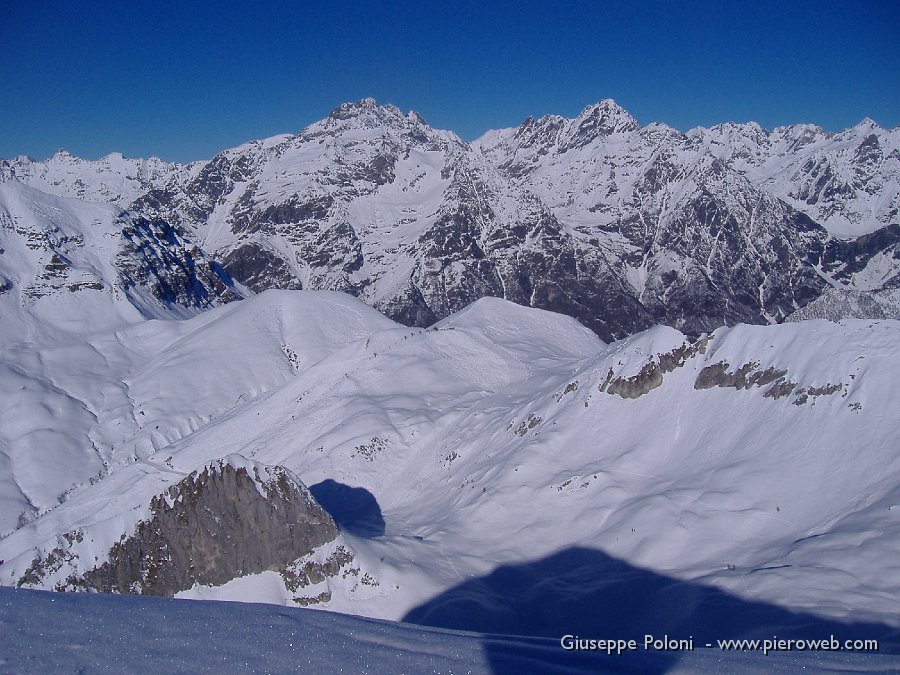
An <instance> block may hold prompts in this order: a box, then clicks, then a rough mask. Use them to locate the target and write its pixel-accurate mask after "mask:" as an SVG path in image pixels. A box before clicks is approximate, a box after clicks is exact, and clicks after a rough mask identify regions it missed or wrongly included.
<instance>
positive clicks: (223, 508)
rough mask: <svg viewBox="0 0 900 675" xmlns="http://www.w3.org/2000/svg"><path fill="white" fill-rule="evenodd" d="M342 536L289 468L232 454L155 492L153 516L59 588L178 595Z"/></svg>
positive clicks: (267, 567)
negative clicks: (97, 560) (88, 567)
mask: <svg viewBox="0 0 900 675" xmlns="http://www.w3.org/2000/svg"><path fill="white" fill-rule="evenodd" d="M337 536H338V529H337V526H336V525H335V523H334V520H333V519H332V518H331V516H330V515H329V514H328V513H327V512H326V511H325V510H324V509H323V508H322V507H321V506H320V505H319V503H318V502H317V501H316V500H315V498H314V497H313V496H312V494H311V493H310V491H309V489H308V488H307V487H306V486H305V485H304V484H303V483H302V482H301V481H300V479H298V478H297V477H296V476H294V475H293V474H292V473H291V472H290V471H288V470H287V469H284V468H283V467H280V466H268V465H265V464H260V463H258V462H254V461H251V460H248V459H246V458H245V457H243V456H241V455H229V456H228V457H226V458H224V459H220V460H217V461H215V462H212V463H210V464H207V465H206V466H205V467H203V468H202V469H200V470H198V471H194V472H193V473H191V474H189V475H188V476H186V477H185V478H183V479H182V480H181V481H179V482H178V483H176V484H175V485H173V486H172V487H170V488H169V489H168V490H167V491H166V492H165V493H163V494H161V495H158V496H157V497H154V498H153V500H152V501H151V503H150V514H149V517H148V518H146V519H145V520H142V521H141V522H139V523H138V525H137V527H136V528H135V531H134V532H133V533H132V534H131V535H130V536H127V537H126V536H123V538H122V539H121V540H120V541H119V542H117V543H116V544H115V545H114V546H113V547H112V548H111V549H110V551H109V557H108V559H107V560H106V561H105V562H103V563H102V564H101V565H99V566H98V567H95V568H94V569H91V570H89V571H87V572H85V573H84V574H82V575H81V576H80V577H79V576H73V577H70V578H69V579H68V580H67V582H66V589H61V590H69V589H71V590H79V589H86V590H97V591H102V592H113V593H141V594H145V595H164V596H172V595H174V594H175V593H178V592H179V591H184V590H188V589H189V588H191V587H193V586H194V584H201V585H214V586H216V585H221V584H224V583H226V582H228V581H230V580H232V579H234V578H237V577H240V576H246V575H249V574H258V573H260V572H264V571H275V572H280V571H282V570H284V569H285V568H286V567H287V566H288V565H289V564H291V563H292V562H294V561H295V560H297V559H299V558H301V557H303V556H305V555H307V554H309V553H311V552H312V551H313V550H315V549H317V548H318V547H320V546H323V545H324V544H327V543H329V542H331V541H333V540H334V539H335V538H337ZM44 562H45V561H44ZM44 567H45V565H44V564H42V560H41V558H38V559H36V560H35V561H34V563H33V564H32V566H31V567H30V568H29V570H28V571H27V572H26V574H25V576H24V577H23V578H22V579H21V580H20V581H19V585H20V586H22V585H37V584H39V583H40V581H41V579H42V577H43V575H44V574H45V573H46V570H45V569H44Z"/></svg>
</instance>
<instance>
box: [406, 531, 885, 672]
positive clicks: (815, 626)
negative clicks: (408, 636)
mask: <svg viewBox="0 0 900 675" xmlns="http://www.w3.org/2000/svg"><path fill="white" fill-rule="evenodd" d="M403 620H404V621H406V622H410V623H416V624H422V625H428V626H436V627H440V628H453V629H459V630H468V631H475V632H481V633H495V634H504V635H520V636H530V637H544V638H554V639H556V640H559V639H560V637H561V636H563V635H566V634H572V635H577V636H580V637H581V638H585V639H609V638H612V639H624V640H629V639H634V640H636V641H637V643H638V645H639V650H638V651H637V652H634V653H632V654H630V655H626V656H623V657H620V656H611V657H610V658H611V659H615V661H614V662H613V661H611V662H610V663H609V665H610V666H611V667H612V666H613V664H615V665H614V667H615V668H616V669H621V668H624V669H625V670H629V669H630V668H634V669H635V671H636V672H640V671H643V672H663V671H665V670H668V669H669V668H670V667H672V666H673V665H674V664H675V663H676V662H677V661H678V660H679V659H680V656H679V652H677V651H672V652H663V653H660V652H654V653H652V654H650V653H643V652H642V646H643V637H644V635H646V634H650V635H654V636H656V637H658V638H661V637H663V636H666V635H667V636H669V637H670V638H673V639H687V638H689V637H693V644H694V647H695V650H696V651H698V652H703V651H707V652H708V653H712V652H713V650H706V647H705V645H706V643H711V644H713V645H714V647H715V651H717V652H718V648H717V646H716V641H717V640H724V639H733V638H760V639H765V638H769V639H772V637H773V636H778V637H779V638H795V639H796V638H804V639H816V640H818V639H823V638H825V639H827V638H829V637H830V636H831V635H834V636H835V637H836V638H838V639H839V640H841V641H842V642H843V641H844V640H847V639H877V640H878V641H879V647H880V649H879V652H880V653H881V654H884V653H886V652H888V653H893V654H900V630H898V629H895V628H891V627H889V626H886V625H882V624H863V623H856V624H852V623H843V622H840V621H836V620H831V619H826V618H821V617H817V616H814V615H812V614H803V613H797V612H792V611H790V610H787V609H784V608H781V607H778V606H776V605H772V604H768V603H764V602H757V601H754V600H745V599H742V598H739V597H737V596H735V595H732V594H730V593H728V592H726V591H723V590H720V589H717V588H714V587H711V586H705V585H702V584H699V583H693V582H686V581H680V580H677V579H674V578H670V577H666V576H663V575H661V574H657V573H656V572H652V571H649V570H644V569H641V568H638V567H634V566H633V565H630V564H628V563H626V562H623V561H621V560H618V559H616V558H612V557H610V556H608V555H606V554H605V553H602V552H601V551H597V550H593V549H587V548H579V547H573V548H569V549H565V550H563V551H561V552H559V553H556V554H554V555H551V556H549V557H547V558H544V559H542V560H538V561H534V562H527V563H522V564H515V565H504V566H502V567H499V568H497V569H496V570H495V571H494V572H492V573H491V574H489V575H487V576H484V577H479V578H474V579H471V580H469V581H466V582H464V583H462V584H460V585H458V586H456V587H455V588H452V589H450V590H448V591H446V592H444V593H442V594H440V595H439V596H437V597H435V598H433V599H432V600H430V601H428V602H426V603H425V604H423V605H421V606H419V607H416V608H415V609H413V610H411V611H410V612H409V613H408V614H407V615H406V616H405V617H404V619H403ZM527 642H528V639H527V638H525V639H523V642H522V644H520V645H519V648H518V649H517V650H510V649H509V647H508V643H504V642H503V641H499V640H496V639H494V640H492V639H491V637H490V636H485V637H484V638H483V647H484V649H485V652H486V654H487V656H488V659H489V661H490V663H491V665H492V667H493V668H494V670H495V672H498V673H507V672H517V671H518V670H519V669H520V668H522V667H525V666H526V663H525V661H522V659H523V658H525V659H528V660H529V663H530V665H529V666H528V667H529V668H534V667H535V662H534V660H533V659H534V658H539V659H541V660H543V662H544V663H543V665H544V666H546V667H547V668H549V669H553V670H557V669H559V668H562V669H567V668H576V669H577V668H579V666H582V665H586V664H587V663H588V661H590V662H592V663H594V664H595V665H596V654H594V655H589V654H585V653H577V652H568V651H565V650H563V649H562V647H560V648H559V652H558V659H557V658H556V657H555V656H554V657H552V661H550V662H548V661H547V656H546V654H547V651H546V650H543V651H542V650H539V649H538V648H537V646H538V642H537V641H536V642H535V649H534V652H535V653H534V654H532V655H530V656H529V655H528V654H527V651H528V650H527ZM545 644H546V643H545ZM522 647H526V649H525V650H524V651H523V649H522ZM550 653H551V654H553V652H550ZM759 653H760V655H761V654H762V652H759ZM582 662H584V663H582Z"/></svg>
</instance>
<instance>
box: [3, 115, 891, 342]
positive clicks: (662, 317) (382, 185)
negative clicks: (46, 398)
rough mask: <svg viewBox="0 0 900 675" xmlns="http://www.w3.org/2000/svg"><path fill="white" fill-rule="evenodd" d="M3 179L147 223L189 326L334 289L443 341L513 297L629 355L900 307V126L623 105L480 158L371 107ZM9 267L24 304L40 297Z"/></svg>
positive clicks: (519, 132) (169, 294)
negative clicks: (677, 125)
mask: <svg viewBox="0 0 900 675" xmlns="http://www.w3.org/2000/svg"><path fill="white" fill-rule="evenodd" d="M0 176H2V177H3V178H4V179H5V180H6V181H7V182H9V181H12V182H20V183H24V184H26V185H29V186H31V187H33V188H37V189H38V190H41V191H42V192H46V193H50V194H54V195H57V196H61V197H73V198H77V199H80V200H87V201H106V202H110V203H114V204H116V205H117V207H118V208H120V209H121V210H122V211H123V212H124V213H125V214H126V219H131V220H133V221H134V222H136V223H142V224H143V225H142V226H140V227H138V228H137V229H138V230H140V232H141V236H142V237H144V240H143V243H141V244H140V245H138V246H131V247H128V246H124V247H123V248H122V250H123V251H124V253H123V254H122V255H119V254H118V253H117V256H118V257H117V258H116V262H115V263H114V266H115V267H116V268H117V269H119V270H129V269H131V270H133V269H135V268H136V267H138V268H140V269H141V270H142V271H141V272H140V273H139V274H135V273H122V272H118V276H119V277H121V279H119V280H118V282H116V283H120V285H122V286H123V287H129V288H138V289H141V288H143V289H145V290H146V291H147V294H148V295H149V296H152V297H154V298H156V299H157V300H158V301H159V302H160V303H161V304H162V305H164V306H166V307H170V308H172V309H173V310H174V311H176V312H178V311H181V312H184V311H187V312H195V311H198V310H201V309H203V308H205V307H209V306H214V305H216V304H221V303H222V302H227V301H229V300H232V299H236V298H239V297H245V296H246V295H247V294H250V293H256V292H260V291H262V290H265V289H268V288H282V289H292V288H293V289H296V288H306V289H324V290H337V291H342V292H346V293H350V294H351V295H354V296H357V297H359V298H360V299H362V300H363V301H364V302H366V303H367V304H370V305H372V306H374V307H376V308H377V309H379V310H380V311H382V312H384V313H385V314H387V315H388V316H390V317H391V318H393V319H395V320H398V321H400V322H402V323H405V324H407V325H415V326H425V325H430V324H432V323H434V322H435V321H437V320H439V319H441V318H443V317H445V316H448V315H449V314H451V313H452V312H454V311H457V310H459V309H461V308H463V307H465V306H466V305H468V304H470V303H471V302H472V301H474V300H476V299H478V298H480V297H484V296H497V297H503V298H506V299H509V300H512V301H513V302H516V303H519V304H523V305H528V306H533V307H538V308H542V309H550V310H553V311H558V312H562V313H565V314H568V315H571V316H574V317H576V318H578V319H579V320H580V321H581V322H582V323H584V324H585V325H586V326H588V327H590V328H591V329H592V330H594V331H595V332H596V333H597V334H598V335H600V336H601V337H602V338H603V339H606V340H610V339H616V338H621V337H624V336H626V335H630V334H632V333H635V332H637V331H639V330H642V329H645V328H648V327H650V326H652V325H655V324H658V323H664V324H668V325H672V326H674V327H676V328H678V329H679V330H682V331H683V332H685V333H687V334H690V335H698V334H700V333H703V332H709V331H711V330H714V329H715V328H716V327H718V326H720V325H723V324H734V323H738V322H745V323H768V322H780V321H782V320H784V319H785V318H786V317H788V316H789V315H791V314H792V313H793V312H795V311H797V310H798V309H800V308H802V307H804V306H806V305H807V304H809V303H810V302H812V301H814V300H817V299H819V298H823V296H824V297H825V298H827V300H823V302H828V303H829V304H830V305H833V306H835V307H849V306H850V305H851V304H853V303H848V302H846V301H844V300H843V299H842V294H845V293H849V294H851V295H852V294H854V293H865V294H867V295H869V296H871V298H872V301H873V303H875V305H877V306H878V307H879V308H880V310H879V311H880V312H881V314H879V315H889V316H896V315H897V312H898V308H900V277H898V271H900V263H898V258H900V252H898V242H900V217H898V211H900V130H898V129H894V130H884V129H881V128H880V127H878V126H877V125H875V124H874V123H873V122H872V121H871V120H864V121H863V122H861V123H860V124H858V125H857V126H855V127H853V128H851V129H847V130H845V131H842V132H839V133H826V132H824V131H822V130H821V129H820V128H818V127H814V126H811V125H795V126H790V127H779V128H778V129H775V130H774V131H771V132H769V131H767V130H765V129H763V128H762V127H760V126H759V125H757V124H755V123H748V124H731V123H729V124H722V125H717V126H715V127H712V128H709V129H704V128H697V129H692V130H690V131H688V132H687V133H682V132H680V131H677V130H675V129H672V128H670V127H667V126H665V125H661V124H649V125H646V126H640V125H639V124H638V123H637V121H636V120H635V119H634V118H633V117H632V116H631V115H630V114H629V113H628V112H627V111H625V110H624V109H622V108H621V107H620V106H618V105H617V104H615V102H613V101H611V100H605V101H600V102H599V103H597V104H593V105H590V106H588V107H586V108H585V109H584V111H583V112H582V113H581V114H580V115H579V116H578V117H577V118H575V119H566V118H564V117H560V116H555V115H549V116H545V117H541V118H539V119H533V118H528V119H526V120H525V121H524V122H523V124H522V125H520V126H519V127H518V128H516V129H505V130H499V131H491V132H488V133H487V134H485V135H484V136H483V137H481V138H480V139H478V140H477V141H475V142H473V143H471V144H469V143H465V142H464V141H462V140H461V139H460V138H459V137H458V136H456V135H455V134H453V133H452V132H448V131H439V130H436V129H433V128H431V127H430V126H428V125H427V123H426V122H425V121H424V120H423V119H422V118H421V117H420V116H419V115H418V114H416V113H414V112H411V113H408V114H404V113H402V112H401V111H400V110H399V109H398V108H396V107H395V106H392V105H379V104H378V103H376V102H375V101H374V100H373V99H363V100H361V101H357V102H355V103H346V104H343V105H341V106H339V107H338V108H336V109H335V110H334V111H332V113H331V114H330V115H329V116H328V117H327V118H325V119H323V120H321V121H319V122H316V123H314V124H312V125H310V126H309V127H307V128H306V129H304V130H303V131H302V132H300V133H298V134H293V135H292V134H286V135H280V136H274V137H271V138H268V139H264V140H261V141H253V142H250V143H246V144H244V145H242V146H239V147H237V148H233V149H230V150H225V151H223V152H221V153H219V154H218V155H216V156H215V157H214V158H213V159H211V160H209V161H207V162H194V163H191V164H189V165H178V164H167V163H165V162H162V161H161V160H157V159H150V160H129V159H125V158H123V157H121V155H116V154H113V155H110V156H108V157H106V158H103V159H101V160H98V161H97V162H89V161H85V160H80V159H78V158H75V157H72V156H71V155H68V153H65V152H62V151H61V152H58V153H56V154H55V155H53V157H51V158H50V159H48V160H47V161H45V162H34V161H32V160H29V159H28V158H21V157H20V158H16V159H14V160H2V161H0ZM3 208H4V207H3V204H2V203H0V212H2V209H3ZM132 229H134V228H132ZM40 237H41V236H38V238H40ZM172 246H176V247H178V248H183V249H184V250H185V251H187V252H188V253H190V259H191V260H192V261H193V260H201V261H203V262H202V264H199V265H193V266H192V265H191V264H182V265H181V266H180V268H179V269H180V270H181V271H180V272H179V273H178V276H179V279H178V281H177V283H176V282H175V281H171V282H170V281H166V283H162V284H160V283H158V281H159V280H160V279H163V280H166V279H167V277H169V276H170V275H171V270H170V269H166V270H163V269H161V267H164V266H171V263H170V262H166V260H169V261H171V260H174V259H181V260H184V259H185V255H184V254H179V255H175V256H170V257H169V258H166V257H165V256H155V257H154V256H150V257H149V258H148V257H147V256H143V255H138V254H136V252H137V251H150V250H162V249H167V250H168V249H171V247H172ZM54 253H58V252H57V251H55V250H53V251H51V250H50V249H48V250H47V255H46V260H43V259H42V262H41V264H42V265H43V266H46V265H47V264H49V263H50V262H51V260H52V255H53V254H54ZM135 260H137V261H138V262H135ZM3 261H4V259H3V258H2V257H0V275H2V276H3V277H4V279H5V281H4V282H3V283H4V284H7V286H8V288H7V293H8V292H9V291H13V292H14V293H15V292H16V289H17V288H20V287H21V286H23V285H24V282H23V280H22V279H18V280H17V279H15V278H13V276H14V275H11V274H8V273H6V271H5V267H4V262H3ZM194 269H197V270H199V271H198V272H196V274H195V273H194V272H193V271H192V270H194ZM201 272H202V273H201ZM36 273H37V272H34V274H36ZM192 275H194V276H193V277H192ZM107 285H108V286H110V285H114V282H113V281H109V280H108V281H107ZM173 288H182V289H185V290H183V291H180V292H179V291H177V290H176V291H175V292H173V291H172V289H173ZM189 289H193V291H190V290H189ZM144 304H146V303H144ZM853 306H854V307H860V306H861V305H860V304H859V303H856V304H853ZM142 311H143V310H142Z"/></svg>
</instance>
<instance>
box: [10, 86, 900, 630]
mask: <svg viewBox="0 0 900 675" xmlns="http://www.w3.org/2000/svg"><path fill="white" fill-rule="evenodd" d="M898 185H900V130H897V129H895V130H883V129H880V128H878V127H877V126H876V125H874V123H871V122H870V121H865V122H863V123H861V124H860V125H857V126H856V127H854V128H852V129H849V130H846V131H843V132H840V133H837V134H830V133H825V132H823V131H822V130H820V129H818V128H815V127H810V126H796V127H789V128H780V129H776V130H774V131H771V132H769V131H766V130H763V129H761V128H760V127H758V126H757V125H754V124H748V125H721V126H718V127H713V128H712V129H695V130H691V131H689V132H687V133H681V132H679V131H676V130H674V129H670V128H668V127H665V126H663V125H658V124H651V125H648V126H644V127H641V126H640V125H638V124H637V122H636V121H635V120H634V119H633V118H632V117H631V116H630V115H629V114H628V113H627V112H626V111H624V110H622V109H621V108H620V107H618V106H617V105H615V104H614V103H613V102H612V101H602V102H600V103H598V104H596V105H592V106H589V107H588V108H586V109H585V110H584V111H583V112H582V114H581V115H580V116H579V117H577V118H576V119H574V120H569V119H565V118H562V117H558V116H547V117H543V118H540V119H538V120H533V119H528V120H526V121H525V122H524V123H523V124H522V125H521V126H520V127H519V128H517V129H508V130H500V131H492V132H489V133H487V134H485V136H483V137H482V138H480V139H478V140H477V141H475V142H473V143H466V142H464V141H462V140H461V139H459V138H458V137H457V136H456V135H455V134H453V133H451V132H447V131H439V130H435V129H432V128H431V127H429V126H428V125H427V124H426V123H425V122H424V120H422V118H421V117H420V116H418V115H417V114H415V113H409V114H403V113H402V112H401V111H399V110H398V109H397V108H395V107H393V106H389V105H378V104H377V103H376V102H375V101H373V100H371V99H365V100H362V101H359V102H357V103H350V104H345V105H342V106H340V107H339V108H337V109H336V110H334V111H333V112H332V113H331V115H329V117H327V118H326V119H324V120H322V121H320V122H317V123H315V124H313V125H311V126H309V127H307V128H306V129H304V130H303V131H302V132H300V133H299V134H296V135H283V136H277V137H273V138H269V139H265V140H262V141H256V142H251V143H247V144H245V145H243V146H240V147H238V148H234V149H231V150H226V151H224V152H222V153H220V154H219V155H217V156H216V157H214V158H213V159H212V160H210V161H204V162H195V163H192V164H189V165H174V164H167V163H165V162H162V161H160V160H155V159H151V160H128V159H125V158H123V157H121V156H119V155H110V156H109V157H107V158H104V159H102V160H99V161H97V162H91V161H86V160H81V159H78V158H75V157H72V156H70V155H68V154H66V153H64V152H59V153H57V154H55V155H54V156H53V157H51V158H50V159H48V160H46V161H45V162H36V161H33V160H30V159H27V158H17V159H14V160H8V161H0V333H2V341H0V585H4V586H21V587H26V588H42V589H58V590H102V591H115V592H135V593H148V594H162V595H177V596H179V597H188V598H196V599H204V598H205V599H234V600H242V601H248V600H250V601H261V602H273V603H280V604H289V605H301V606H314V607H319V608H326V609H333V610H337V611H341V612H347V613H353V614H360V615H364V616H370V617H381V618H389V619H403V618H406V619H408V620H411V621H417V622H421V623H428V624H432V625H440V626H445V627H451V628H466V629H477V630H482V631H484V632H511V633H521V634H526V635H551V636H552V635H557V634H558V632H559V630H560V629H564V628H565V626H564V625H563V624H564V623H565V621H562V619H563V618H564V619H565V620H566V621H569V622H570V623H571V624H572V625H575V626H576V628H577V629H579V630H582V629H583V630H585V631H591V630H594V629H596V628H597V626H598V625H599V626H601V627H606V626H615V625H617V624H616V621H619V624H618V625H628V626H631V627H632V628H634V630H637V629H638V628H637V623H636V621H637V620H638V618H639V616H638V614H640V616H643V615H648V614H649V615H653V616H657V617H660V621H661V623H660V624H659V625H660V626H662V627H663V628H664V629H666V630H668V629H669V628H672V629H673V630H674V629H683V630H685V631H691V630H694V629H697V630H698V631H699V630H701V629H702V630H708V629H710V627H713V626H719V627H722V626H724V625H726V624H725V623H723V622H724V621H725V619H726V618H727V617H729V616H731V615H732V614H733V615H734V617H739V616H743V617H745V619H744V620H742V621H744V623H740V622H738V623H732V624H727V625H728V626H729V631H728V632H729V634H730V635H746V634H750V633H754V632H756V633H758V632H760V631H763V632H765V631H769V632H770V633H771V632H772V631H777V632H778V634H779V635H781V634H782V633H784V634H787V633H789V632H790V631H791V630H793V629H796V628H798V627H799V626H806V627H807V628H809V627H810V626H813V627H814V628H818V629H821V630H842V629H846V630H847V631H849V632H853V630H856V631H857V632H859V631H860V630H862V628H860V626H859V625H856V626H855V627H854V626H851V625H850V623H849V622H851V621H852V622H854V623H855V624H859V623H860V622H865V626H864V627H865V628H866V630H868V629H870V628H871V629H872V630H873V631H875V632H876V633H877V634H878V635H879V636H888V637H890V635H893V636H894V637H893V638H892V639H894V643H896V644H900V639H896V637H897V636H896V633H897V631H898V630H900V623H898V619H897V615H896V599H897V598H898V597H900V567H898V565H897V563H896V561H898V560H900V549H898V542H900V516H898V514H900V455H898V453H897V448H898V447H900V417H898V416H897V414H896V412H895V408H896V401H897V400H898V398H900V392H898V384H897V383H898V382H900V373H898V372H897V370H898V364H900V358H898V356H900V322H898V321H897V319H896V317H897V316H898V307H900V275H898V271H900V252H898V242H900V223H898V208H900V189H898ZM547 310H552V311H547ZM854 317H855V318H854ZM810 319H812V320H810ZM822 319H830V320H831V321H826V320H822ZM892 411H894V412H892ZM191 528H193V529H191ZM279 534H281V535H283V536H282V537H279ZM288 544H290V545H288ZM619 582H622V583H625V582H627V583H625V586H622V587H621V588H628V589H631V591H628V592H625V591H623V593H625V595H622V596H615V594H613V596H610V584H613V585H614V586H615V584H617V583H619ZM616 587H618V586H616ZM673 588H675V589H679V590H674V591H673ZM548 589H551V590H548ZM638 589H641V590H640V593H641V595H640V597H639V598H637V599H639V600H640V602H638V603H637V605H634V602H635V600H636V596H635V595H634V594H633V593H632V591H634V592H637V590H638ZM673 593H674V594H675V597H676V598H677V602H674V603H673V600H672V598H673ZM599 595H603V596H604V597H606V598H610V597H612V598H613V599H612V600H610V601H609V602H610V604H609V613H607V614H604V619H603V620H604V621H611V622H612V623H608V624H606V623H605V624H597V623H596V621H597V620H598V619H597V617H596V612H595V611H594V608H593V606H592V605H589V601H590V602H591V603H592V602H594V601H595V600H596V599H597V597H599ZM626 596H627V597H626ZM616 597H618V600H616ZM535 603H539V607H540V611H539V612H538V613H537V614H534V613H532V612H530V610H529V609H527V608H533V607H534V606H535ZM635 606H637V607H638V608H639V609H640V608H642V610H641V611H642V613H639V612H638V610H636V609H635ZM673 606H674V607H677V608H678V611H675V610H672V609H671V608H672V607H673ZM722 607H728V608H731V609H732V610H734V611H733V612H725V610H723V609H721V608H722ZM662 608H669V609H667V610H666V612H667V613H661V611H662ZM716 608H719V609H716ZM644 610H645V611H644ZM615 612H619V614H616V613H615ZM673 612H674V613H673ZM626 615H627V616H628V617H630V619H628V620H629V621H632V623H630V624H629V623H627V621H626V619H625V617H626ZM617 616H618V619H616V617H617ZM746 617H752V618H753V619H755V622H754V621H750V619H747V618H746ZM810 617H815V619H812V618H810ZM532 619H533V621H532ZM478 622H480V623H478ZM592 622H593V623H592ZM579 626H580V627H581V628H578V627H579ZM698 634H699V633H698ZM892 644H893V643H892Z"/></svg>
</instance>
